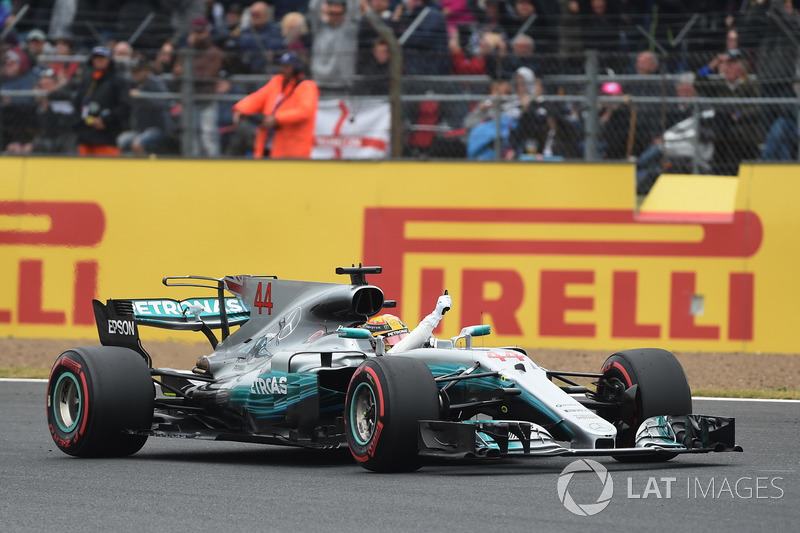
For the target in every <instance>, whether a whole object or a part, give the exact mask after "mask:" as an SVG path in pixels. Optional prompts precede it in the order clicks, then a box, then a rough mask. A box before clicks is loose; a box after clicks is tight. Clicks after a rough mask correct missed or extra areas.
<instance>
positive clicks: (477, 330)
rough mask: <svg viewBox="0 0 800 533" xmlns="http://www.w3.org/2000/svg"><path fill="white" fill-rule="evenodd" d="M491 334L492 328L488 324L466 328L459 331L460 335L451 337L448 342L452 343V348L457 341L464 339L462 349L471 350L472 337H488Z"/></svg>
mask: <svg viewBox="0 0 800 533" xmlns="http://www.w3.org/2000/svg"><path fill="white" fill-rule="evenodd" d="M491 332H492V326H490V325H489V324H481V325H479V326H467V327H465V328H463V329H462V330H461V333H459V334H458V336H456V337H453V338H452V339H450V340H451V341H452V343H453V346H455V345H456V343H457V342H458V341H460V340H461V339H464V347H465V348H466V349H468V350H469V349H470V348H472V337H483V336H484V335H489V334H490V333H491Z"/></svg>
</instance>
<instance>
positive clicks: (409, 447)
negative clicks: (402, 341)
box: [344, 356, 439, 472]
mask: <svg viewBox="0 0 800 533" xmlns="http://www.w3.org/2000/svg"><path fill="white" fill-rule="evenodd" d="M344 414H345V416H344V419H345V435H346V437H347V444H348V446H349V447H350V452H351V453H352V454H353V457H354V458H355V460H356V461H357V462H358V463H359V464H360V465H361V466H363V467H364V468H366V469H367V470H372V471H375V472H409V471H413V470H416V469H418V468H419V467H420V466H422V463H421V461H420V458H419V455H418V451H419V437H418V435H419V421H420V420H435V419H438V418H439V391H438V387H437V386H436V382H435V381H434V380H433V376H432V375H431V372H430V370H429V369H428V367H427V365H426V364H425V363H423V362H422V361H420V360H418V359H413V358H409V357H399V356H385V357H376V358H373V359H368V360H367V361H365V362H364V363H363V364H361V366H359V367H358V369H357V370H356V372H355V374H353V378H352V379H351V381H350V386H349V387H348V389H347V398H346V401H345V411H344Z"/></svg>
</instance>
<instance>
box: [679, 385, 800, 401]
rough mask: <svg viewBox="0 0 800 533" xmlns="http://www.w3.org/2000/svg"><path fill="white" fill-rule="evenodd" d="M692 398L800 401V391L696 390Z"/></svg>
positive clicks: (780, 388) (781, 389)
mask: <svg viewBox="0 0 800 533" xmlns="http://www.w3.org/2000/svg"><path fill="white" fill-rule="evenodd" d="M692 396H708V397H712V398H763V399H770V400H800V390H793V389H787V388H786V387H777V388H774V389H695V390H692Z"/></svg>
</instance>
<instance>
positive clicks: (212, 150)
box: [172, 17, 224, 157]
mask: <svg viewBox="0 0 800 533" xmlns="http://www.w3.org/2000/svg"><path fill="white" fill-rule="evenodd" d="M188 45H189V50H188V51H186V52H181V53H180V54H179V55H178V58H177V59H176V61H175V64H174V66H173V68H172V73H173V74H174V75H175V76H176V77H182V76H183V68H184V61H187V60H189V61H191V66H192V77H193V80H194V81H193V89H194V94H195V96H203V95H210V94H214V92H215V91H216V86H217V78H218V77H219V73H220V71H221V70H222V64H223V61H224V55H223V54H222V51H221V50H220V49H219V48H218V47H216V46H214V44H213V42H212V40H211V25H210V24H209V22H208V19H206V18H205V17H197V18H195V19H194V21H193V22H192V33H191V34H190V35H189V39H188ZM188 111H189V112H192V113H194V117H195V120H194V123H195V126H197V125H199V128H197V127H195V138H194V142H193V143H192V155H193V156H195V157H197V156H200V155H204V156H207V157H217V156H218V155H219V153H220V147H219V130H218V127H217V105H216V102H214V101H213V100H198V101H195V103H194V106H193V108H192V109H189V110H188ZM182 112H184V113H185V112H187V109H185V108H184V109H183V110H182ZM198 133H199V135H198Z"/></svg>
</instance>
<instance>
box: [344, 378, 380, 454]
mask: <svg viewBox="0 0 800 533" xmlns="http://www.w3.org/2000/svg"><path fill="white" fill-rule="evenodd" d="M376 423H377V410H376V409H375V393H374V392H373V391H372V387H370V386H369V385H367V384H366V383H361V384H359V385H358V387H356V390H355V393H354V394H353V401H352V403H351V404H350V427H351V428H352V435H353V437H354V438H355V440H356V442H357V443H358V444H359V445H361V446H364V445H366V444H367V443H368V442H369V441H370V439H371V438H372V435H373V434H374V433H375V424H376Z"/></svg>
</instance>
